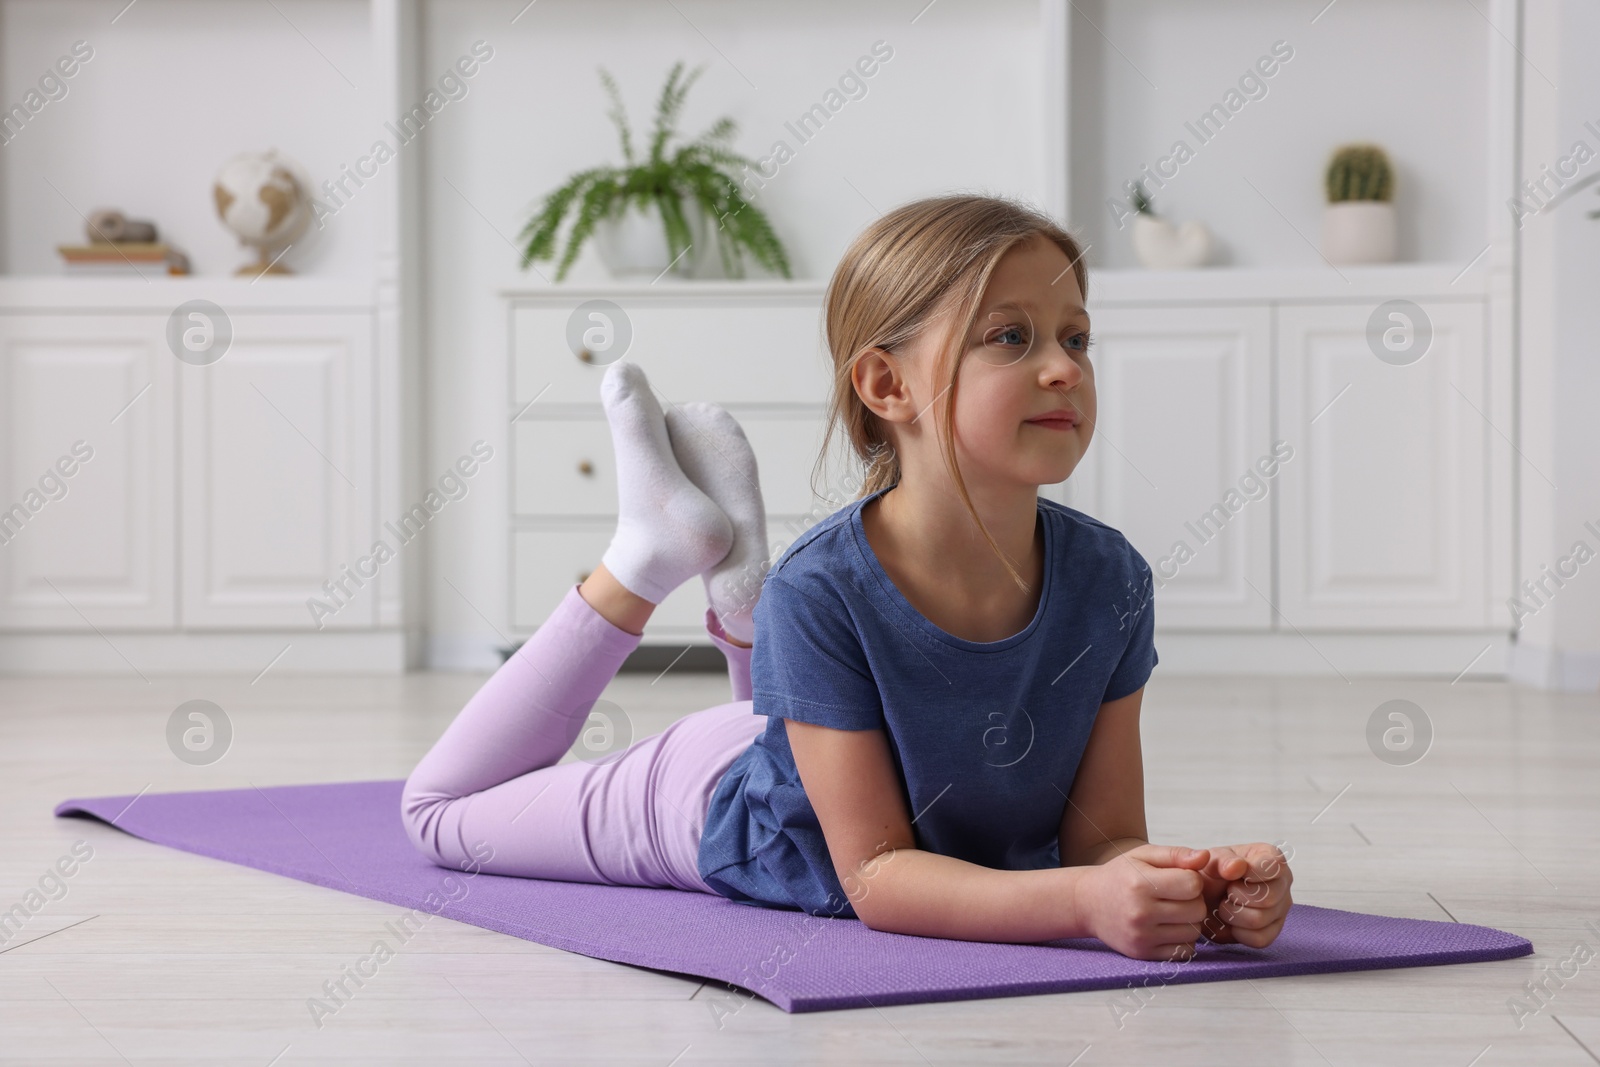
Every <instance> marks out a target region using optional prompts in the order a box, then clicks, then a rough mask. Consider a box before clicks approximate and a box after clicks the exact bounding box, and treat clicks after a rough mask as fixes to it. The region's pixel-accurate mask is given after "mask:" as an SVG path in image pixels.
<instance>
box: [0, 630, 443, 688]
mask: <svg viewBox="0 0 1600 1067" xmlns="http://www.w3.org/2000/svg"><path fill="white" fill-rule="evenodd" d="M406 645H407V640H406V634H405V633H404V632H403V631H400V630H375V631H363V632H358V633H335V632H327V631H324V632H322V633H305V632H303V631H294V632H291V631H282V632H275V631H270V630H267V631H259V632H251V633H192V632H191V633H113V632H107V633H106V634H105V636H103V637H102V636H100V635H99V634H18V633H13V634H0V674H36V675H51V674H73V675H84V674H89V675H96V676H113V677H114V676H118V675H121V676H124V677H129V678H135V677H139V676H141V675H167V674H234V675H243V676H245V677H247V678H250V679H254V678H255V677H256V676H257V675H259V674H261V673H262V672H264V671H265V672H267V673H269V674H402V673H404V672H405V671H406V669H407V667H408V660H407V655H406V651H407V650H406ZM415 663H416V661H415V660H411V661H410V664H409V665H414V664H415Z"/></svg>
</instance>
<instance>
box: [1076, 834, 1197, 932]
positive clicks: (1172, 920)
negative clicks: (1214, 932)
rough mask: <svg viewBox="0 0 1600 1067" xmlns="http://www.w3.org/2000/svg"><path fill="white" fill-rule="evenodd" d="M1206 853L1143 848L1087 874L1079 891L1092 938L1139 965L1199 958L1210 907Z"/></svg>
mask: <svg viewBox="0 0 1600 1067" xmlns="http://www.w3.org/2000/svg"><path fill="white" fill-rule="evenodd" d="M1210 861H1211V854H1210V853H1209V852H1208V851H1207V850H1206V849H1199V850H1198V851H1197V850H1195V849H1191V848H1184V847H1182V846H1181V845H1139V846H1138V847H1137V848H1131V849H1129V850H1128V851H1127V852H1124V853H1122V854H1121V855H1119V856H1117V857H1116V858H1114V859H1110V860H1107V861H1106V862H1105V863H1101V864H1097V865H1095V866H1092V867H1086V868H1084V873H1083V876H1082V877H1081V878H1080V879H1079V880H1078V881H1077V883H1076V888H1075V890H1074V903H1075V908H1076V911H1077V914H1078V915H1079V916H1080V917H1081V918H1082V920H1083V922H1084V924H1085V925H1086V926H1087V928H1088V930H1089V933H1090V935H1091V936H1093V937H1098V938H1099V939H1100V940H1101V941H1104V942H1105V943H1106V944H1107V945H1109V946H1111V947H1112V948H1114V949H1116V950H1117V951H1118V952H1120V953H1122V954H1123V955H1124V956H1130V957H1132V958H1133V959H1138V960H1180V959H1183V960H1186V959H1189V958H1191V957H1192V956H1193V955H1194V952H1195V947H1194V943H1195V939H1196V938H1197V937H1200V936H1201V927H1200V924H1201V922H1202V921H1203V920H1204V919H1205V917H1206V912H1207V905H1206V901H1205V899H1204V897H1203V896H1202V890H1203V889H1204V886H1205V880H1204V876H1203V875H1202V873H1201V872H1202V870H1203V869H1204V868H1205V867H1206V866H1207V864H1208V863H1209V862H1210Z"/></svg>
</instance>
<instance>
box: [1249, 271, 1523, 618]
mask: <svg viewBox="0 0 1600 1067" xmlns="http://www.w3.org/2000/svg"><path fill="white" fill-rule="evenodd" d="M1423 310H1424V312H1425V314H1426V316H1427V318H1428V320H1429V321H1430V322H1431V330H1432V341H1431V343H1430V344H1429V345H1428V347H1427V349H1426V352H1425V354H1424V355H1423V356H1422V357H1421V358H1419V359H1416V360H1415V361H1414V362H1405V363H1399V362H1392V361H1386V360H1384V359H1380V358H1378V355H1377V354H1376V353H1375V349H1374V344H1373V343H1372V342H1369V339H1368V332H1369V320H1371V319H1372V317H1373V315H1374V311H1375V309H1374V306H1373V305H1372V304H1361V305H1326V306H1318V307H1294V306H1285V307H1283V308H1281V309H1280V310H1279V319H1278V333H1279V344H1278V351H1279V360H1280V362H1279V390H1280V412H1281V418H1282V423H1281V429H1280V431H1279V432H1280V434H1281V435H1282V436H1284V437H1287V438H1289V439H1290V440H1292V441H1293V442H1294V443H1295V446H1296V449H1297V451H1301V452H1303V455H1301V456H1297V458H1296V459H1295V461H1294V463H1292V464H1291V465H1290V466H1289V468H1288V469H1287V470H1286V471H1285V472H1284V476H1283V488H1282V494H1283V499H1282V508H1283V510H1282V527H1281V529H1282V545H1281V559H1282V575H1281V586H1280V591H1281V596H1282V601H1281V605H1282V608H1283V611H1284V614H1285V616H1286V617H1287V618H1288V620H1289V621H1290V622H1292V623H1293V624H1295V625H1296V626H1300V627H1308V626H1319V627H1349V628H1372V629H1406V628H1427V629H1438V628H1456V627H1460V628H1471V627H1481V626H1484V625H1486V624H1488V623H1489V611H1490V606H1489V603H1488V588H1487V582H1486V579H1485V575H1486V574H1487V573H1488V558H1487V545H1488V538H1487V528H1488V516H1487V514H1486V499H1487V494H1486V486H1487V483H1488V473H1489V472H1488V465H1487V461H1488V445H1489V435H1490V434H1491V433H1492V432H1493V431H1492V430H1491V428H1490V426H1489V424H1488V423H1487V422H1486V421H1485V414H1484V413H1486V412H1488V411H1490V410H1492V408H1491V405H1490V404H1489V403H1488V399H1487V375H1486V373H1485V372H1486V367H1485V360H1484V348H1483V320H1484V308H1483V305H1482V303H1481V302H1478V301H1472V302H1465V301H1464V302H1435V303H1429V304H1425V305H1424V307H1423ZM1418 325H1419V324H1418V323H1408V322H1402V321H1400V320H1388V319H1385V322H1384V323H1382V324H1380V326H1379V327H1378V328H1379V330H1380V332H1381V330H1382V329H1387V328H1390V327H1393V328H1396V329H1401V330H1403V329H1408V328H1411V329H1414V328H1416V327H1417V326H1418ZM1378 347H1379V348H1381V347H1382V345H1381V342H1379V344H1378ZM1390 358H1391V360H1392V359H1394V358H1395V357H1390ZM1302 443H1303V448H1302Z"/></svg>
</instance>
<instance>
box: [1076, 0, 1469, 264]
mask: <svg viewBox="0 0 1600 1067" xmlns="http://www.w3.org/2000/svg"><path fill="white" fill-rule="evenodd" d="M1321 7H1322V5H1321V4H1320V3H1317V4H1309V5H1308V4H1282V3H1274V2H1271V0H1233V2H1229V3H1226V4H1211V3H1208V4H1196V3H1190V2H1186V0H1075V3H1074V10H1075V12H1076V17H1075V18H1074V20H1073V25H1072V65H1073V72H1072V87H1073V102H1072V145H1073V153H1072V182H1073V192H1072V207H1073V219H1072V221H1073V224H1074V225H1075V226H1078V227H1081V228H1082V229H1083V232H1084V234H1085V236H1086V237H1087V238H1088V240H1089V241H1090V242H1091V243H1093V244H1094V245H1095V248H1094V250H1093V251H1091V252H1090V253H1089V255H1088V257H1087V258H1088V262H1089V263H1090V264H1091V265H1092V266H1108V267H1134V266H1137V265H1138V264H1137V262H1136V261H1135V259H1134V256H1133V249H1132V244H1131V240H1130V234H1131V232H1132V231H1131V228H1129V227H1126V226H1125V227H1123V228H1122V229H1120V230H1119V229H1118V228H1117V227H1116V226H1115V224H1114V223H1113V222H1112V215H1111V213H1110V212H1109V211H1108V210H1107V208H1106V203H1105V202H1106V199H1107V198H1108V197H1111V196H1120V195H1121V193H1122V187H1123V183H1124V182H1126V181H1128V180H1129V179H1131V178H1134V177H1137V176H1138V175H1139V172H1140V168H1141V166H1143V165H1145V164H1149V165H1150V166H1151V167H1152V169H1154V167H1155V162H1156V160H1157V158H1158V157H1161V156H1164V155H1168V154H1169V153H1171V151H1172V146H1173V142H1174V141H1176V140H1178V139H1183V140H1185V141H1187V142H1188V144H1189V145H1190V147H1191V148H1192V149H1193V150H1194V156H1193V158H1192V159H1191V160H1190V161H1189V162H1187V163H1184V164H1182V165H1181V166H1178V167H1177V168H1176V169H1177V174H1176V176H1175V177H1173V178H1171V179H1170V180H1169V181H1168V182H1167V185H1166V187H1165V188H1158V187H1157V186H1156V185H1155V184H1154V183H1151V182H1146V185H1145V189H1146V191H1147V192H1149V193H1151V194H1152V200H1153V203H1154V207H1155V210H1156V212H1157V213H1158V214H1161V215H1163V216H1166V217H1169V218H1171V219H1173V220H1174V221H1177V222H1183V221H1187V220H1189V219H1198V220H1199V221H1201V222H1204V223H1205V224H1206V225H1208V226H1209V227H1210V228H1211V230H1212V232H1213V234H1214V235H1215V236H1216V237H1217V239H1218V241H1219V244H1220V246H1221V248H1220V251H1219V254H1218V256H1217V259H1216V262H1218V263H1227V264H1231V265H1234V266H1272V267H1276V266H1308V267H1320V266H1322V265H1323V260H1322V259H1321V258H1320V257H1319V255H1318V253H1317V251H1316V249H1315V248H1314V247H1313V245H1314V244H1315V243H1316V242H1317V241H1318V240H1319V236H1320V225H1321V217H1322V204H1323V202H1324V195H1323V173H1324V168H1325V166H1326V163H1327V159H1328V156H1329V154H1330V153H1331V152H1332V150H1333V149H1334V148H1335V147H1336V146H1338V145H1340V144H1343V143H1345V142H1347V141H1375V142H1377V143H1378V144H1381V145H1383V146H1384V148H1385V149H1386V150H1387V152H1388V154H1389V157H1390V160H1391V161H1392V163H1393V164H1394V168H1395V171H1396V182H1395V205H1396V211H1397V215H1398V218H1399V238H1400V248H1399V259H1401V260H1402V261H1435V262H1459V263H1460V264H1461V265H1462V266H1466V264H1467V263H1468V261H1470V260H1472V259H1473V258H1474V257H1476V256H1477V255H1478V253H1479V252H1480V251H1481V250H1482V249H1483V247H1484V245H1486V244H1487V243H1488V240H1489V238H1488V233H1487V229H1486V226H1485V220H1484V217H1483V211H1482V205H1483V200H1484V194H1485V190H1486V188H1487V171H1486V164H1485V153H1486V151H1487V142H1486V139H1485V128H1484V124H1483V122H1482V121H1481V116H1482V115H1483V114H1484V113H1485V110H1486V108H1487V99H1486V96H1485V93H1486V91H1487V90H1486V84H1487V80H1488V78H1487V61H1488V48H1489V41H1490V34H1491V32H1492V31H1491V30H1490V28H1489V24H1488V23H1487V22H1486V21H1485V16H1484V15H1482V14H1480V13H1479V11H1480V10H1482V9H1484V8H1485V7H1486V5H1483V4H1476V5H1474V4H1470V3H1463V4H1441V3H1439V2H1437V0H1339V2H1338V3H1335V4H1333V5H1332V6H1331V7H1329V8H1328V9H1327V10H1326V11H1324V12H1323V13H1322V14H1321V15H1320V16H1318V10H1319V8H1321ZM1475 7H1476V8H1478V9H1479V10H1474V8H1475ZM1313 17H1316V21H1315V22H1314V23H1313V22H1312V21H1311V20H1312V19H1313ZM1279 40H1282V41H1284V42H1286V44H1287V45H1288V47H1289V49H1292V52H1293V56H1292V58H1290V59H1289V60H1288V61H1287V62H1285V63H1282V64H1281V65H1279V66H1278V67H1277V68H1276V70H1275V73H1274V74H1273V75H1272V76H1271V77H1270V78H1265V79H1262V81H1263V84H1264V87H1265V89H1264V95H1262V92H1263V90H1261V89H1255V88H1251V92H1253V93H1255V94H1256V95H1257V96H1258V98H1257V99H1248V98H1247V97H1245V94H1243V93H1241V94H1240V97H1241V98H1242V99H1243V101H1244V102H1243V105H1242V106H1239V110H1238V111H1237V113H1236V114H1233V115H1232V117H1231V118H1229V120H1228V121H1227V123H1226V124H1225V125H1224V126H1223V128H1222V129H1221V131H1220V132H1218V133H1217V134H1216V135H1215V137H1214V139H1211V140H1208V141H1205V142H1202V141H1201V139H1200V138H1199V137H1198V136H1196V135H1195V134H1194V133H1191V132H1190V131H1189V130H1188V129H1187V128H1186V127H1185V125H1184V123H1185V122H1191V123H1193V122H1196V120H1197V119H1198V117H1199V116H1200V115H1201V113H1203V112H1205V111H1207V110H1208V109H1209V108H1210V107H1211V105H1213V104H1215V103H1219V102H1221V101H1222V100H1223V97H1224V94H1225V93H1227V91H1228V90H1229V89H1230V88H1236V87H1237V83H1238V80H1239V78H1240V76H1241V75H1243V74H1244V73H1245V72H1246V71H1248V70H1249V69H1250V68H1251V66H1252V64H1254V63H1255V62H1256V61H1257V60H1258V59H1259V58H1260V57H1262V56H1266V55H1269V54H1270V53H1271V51H1272V46H1273V44H1274V42H1276V41H1279ZM1268 69H1272V67H1271V65H1269V66H1268ZM1328 86H1337V87H1338V91H1337V92H1330V91H1328ZM1235 106H1238V104H1237V102H1236V104H1235ZM1455 116H1460V119H1459V121H1458V120H1456V118H1455ZM1208 136H1209V134H1208ZM1170 169H1171V168H1170V167H1169V170H1170ZM1252 184H1253V185H1254V186H1255V188H1254V189H1252V188H1251V185H1252ZM1258 190H1259V191H1258ZM1297 230H1298V231H1299V232H1298V233H1297V232H1296V231H1297ZM1308 241H1309V242H1310V243H1308Z"/></svg>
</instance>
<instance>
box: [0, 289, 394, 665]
mask: <svg viewBox="0 0 1600 1067" xmlns="http://www.w3.org/2000/svg"><path fill="white" fill-rule="evenodd" d="M72 281H75V282H76V283H77V284H76V285H75V286H73V287H72V289H73V290H76V291H77V292H84V291H87V292H91V293H92V292H95V291H98V289H97V287H95V286H94V285H93V283H85V282H82V281H79V280H76V279H74V280H72ZM12 284H13V285H14V286H17V287H19V288H21V287H27V288H26V292H27V294H28V295H29V296H35V295H38V294H42V295H43V296H45V297H46V298H48V297H52V296H60V295H62V294H67V295H76V293H75V292H71V291H69V289H68V288H67V286H65V285H62V284H60V283H51V284H45V283H40V282H28V283H12ZM210 284H213V285H214V286H216V289H215V295H217V296H219V297H230V298H231V299H229V300H228V303H229V304H230V305H231V308H230V309H226V310H224V312H223V313H224V314H226V315H227V317H228V320H229V323H230V325H231V332H232V340H231V344H230V346H229V347H228V349H227V350H226V352H225V353H224V355H223V356H222V357H221V358H220V359H218V360H216V361H215V362H212V363H209V364H206V365H195V364H191V363H187V362H182V361H180V360H179V359H178V358H177V357H176V356H175V354H174V353H173V351H172V350H171V348H169V346H168V339H167V330H168V319H169V316H170V315H171V314H172V311H173V308H174V307H176V306H178V305H179V304H181V303H184V302H185V301H186V299H188V298H190V297H192V296H193V293H192V292H191V291H189V290H188V289H187V288H184V289H181V290H180V289H179V288H178V286H177V283H163V289H162V291H159V292H158V291H155V290H152V291H150V292H148V293H147V292H144V291H140V290H137V289H127V288H123V289H118V288H116V287H115V286H112V287H110V288H108V289H106V290H105V291H106V292H109V293H112V294H113V295H114V296H115V297H116V298H117V299H116V301H115V302H109V301H108V303H110V306H109V307H108V308H107V309H106V310H105V311H103V312H99V313H95V312H93V311H91V310H89V309H87V308H84V307H79V308H73V309H53V308H49V307H48V306H46V307H44V308H42V309H41V310H39V311H35V312H29V311H22V310H14V309H13V310H6V311H0V509H4V510H3V512H0V630H4V631H8V632H11V633H29V632H45V631H49V632H62V633H73V632H84V633H88V634H95V633H100V634H107V633H110V634H114V633H116V632H119V631H144V632H147V633H149V632H160V631H166V632H168V633H170V634H173V635H175V636H176V635H177V634H179V633H180V632H189V633H195V632H205V631H214V632H218V633H226V632H248V631H262V632H264V631H279V632H283V631H291V632H301V633H304V632H308V631H313V630H338V631H351V630H361V629H368V630H370V629H373V628H375V627H376V625H377V609H376V605H377V603H378V596H377V590H376V582H377V581H378V580H392V575H393V573H395V572H397V570H398V567H394V568H392V569H391V571H390V572H387V573H385V574H383V575H382V576H381V579H379V578H374V579H372V580H366V581H363V582H361V583H359V584H358V583H356V582H353V581H352V580H351V579H349V578H348V577H347V574H348V571H347V570H346V568H347V567H355V566H356V565H357V563H358V561H359V560H360V559H361V558H362V557H363V556H365V555H366V554H367V553H369V552H370V550H371V548H372V545H373V543H374V540H375V539H376V538H377V537H378V536H379V535H380V533H381V531H380V529H379V522H378V519H377V515H378V508H377V503H376V502H377V501H378V500H379V499H380V494H379V485H378V481H379V477H380V473H381V464H380V462H379V457H378V448H377V438H378V433H377V418H376V407H377V395H378V393H377V388H376V382H375V378H376V374H375V371H374V358H373V316H372V313H371V311H370V310H368V311H358V310H349V309H347V308H341V307H329V308H326V309H318V308H315V307H312V308H309V309H296V308H284V307H279V308H271V307H270V305H268V306H265V307H264V306H261V305H263V304H267V301H264V300H263V299H262V298H261V296H259V295H257V294H258V293H261V292H262V291H261V290H246V289H245V288H244V286H245V283H237V284H234V285H232V286H227V285H217V283H210ZM80 287H81V288H80ZM129 292H131V293H133V294H134V295H133V296H132V297H128V296H126V295H124V294H126V293H129ZM246 292H248V294H249V296H250V297H251V298H253V299H254V305H255V306H251V304H250V303H248V302H247V301H246V299H245V298H243V297H242V296H241V295H240V294H242V293H246ZM267 292H270V290H268V291H267ZM141 302H142V304H143V305H144V306H137V304H138V303H141ZM118 304H135V305H136V306H134V307H131V308H128V307H120V308H119V307H118V306H117V305H118ZM69 472H70V473H69ZM391 540H392V539H391ZM330 581H331V582H334V583H336V584H340V585H342V586H343V595H341V596H339V597H338V598H337V599H335V600H332V603H333V604H334V605H335V606H336V607H337V610H335V611H334V612H332V613H331V614H328V615H325V616H324V617H322V618H321V619H314V618H313V616H312V614H311V612H310V610H309V609H308V607H307V600H308V599H309V598H312V597H319V598H323V599H324V600H329V599H330V597H329V593H328V591H327V589H326V587H325V583H328V582H330ZM318 622H320V623H321V625H320V626H319V625H317V623H318ZM172 647H173V648H177V647H178V646H177V645H174V646H172ZM163 654H165V653H163ZM203 666H204V664H203V663H196V667H203Z"/></svg>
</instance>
